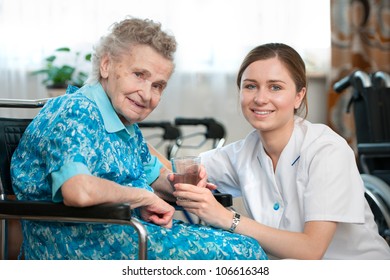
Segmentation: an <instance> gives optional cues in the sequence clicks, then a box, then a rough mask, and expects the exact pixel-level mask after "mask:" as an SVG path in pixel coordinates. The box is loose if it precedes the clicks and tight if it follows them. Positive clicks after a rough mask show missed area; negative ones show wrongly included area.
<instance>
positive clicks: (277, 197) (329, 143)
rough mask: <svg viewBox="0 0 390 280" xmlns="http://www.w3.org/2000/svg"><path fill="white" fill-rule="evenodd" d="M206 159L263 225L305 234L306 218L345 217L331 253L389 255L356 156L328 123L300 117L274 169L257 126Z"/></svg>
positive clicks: (221, 186) (212, 174) (216, 178)
mask: <svg viewBox="0 0 390 280" xmlns="http://www.w3.org/2000/svg"><path fill="white" fill-rule="evenodd" d="M201 157H202V163H203V164H204V165H205V167H206V170H207V173H208V176H209V181H210V182H213V183H215V184H216V185H217V186H218V190H219V191H221V192H223V193H231V194H232V195H233V196H235V197H237V196H241V197H242V199H243V203H244V206H245V209H246V210H247V212H248V214H249V216H250V217H251V218H252V219H254V220H256V221H258V222H260V223H262V224H265V225H268V226H271V227H274V228H278V229H282V230H288V231H295V232H302V231H303V228H304V224H305V222H307V221H335V222H338V225H337V229H336V233H335V236H334V238H333V240H332V242H331V244H330V246H329V248H328V250H327V252H326V253H325V256H324V259H390V248H389V246H388V245H387V244H386V242H385V241H384V239H383V238H382V237H381V236H380V235H379V234H378V229H377V225H376V223H375V222H374V219H373V214H372V212H371V210H370V208H369V206H368V204H367V201H366V200H365V198H364V184H363V181H362V179H361V177H360V174H359V171H358V169H357V165H356V161H355V155H354V153H353V151H352V149H351V148H350V147H349V145H348V144H347V143H346V141H345V140H344V139H343V138H342V137H340V136H339V135H338V134H336V133H335V132H334V131H332V130H331V129H330V128H329V127H327V126H326V125H322V124H312V123H310V122H308V121H306V120H303V119H301V118H297V119H296V120H295V127H294V131H293V133H292V135H291V138H290V140H289V142H288V144H287V145H286V147H285V148H284V149H283V151H282V154H281V155H280V158H279V161H278V163H277V166H276V170H275V172H274V170H273V165H272V161H271V159H270V157H269V156H268V155H267V154H266V153H265V151H264V149H263V146H262V143H261V141H260V138H259V135H258V132H257V131H256V130H255V131H253V132H251V133H250V134H248V136H247V137H246V138H245V139H243V140H240V141H237V142H234V143H231V144H229V145H226V146H225V147H222V148H218V149H214V150H211V151H208V152H205V153H202V154H201Z"/></svg>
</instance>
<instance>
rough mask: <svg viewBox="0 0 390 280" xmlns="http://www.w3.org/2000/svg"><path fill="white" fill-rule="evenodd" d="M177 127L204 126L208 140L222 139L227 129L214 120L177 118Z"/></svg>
mask: <svg viewBox="0 0 390 280" xmlns="http://www.w3.org/2000/svg"><path fill="white" fill-rule="evenodd" d="M175 125H204V126H205V127H206V128H207V131H206V134H205V136H206V138H208V139H222V138H224V137H225V128H224V126H223V125H222V124H220V123H218V122H217V121H216V120H215V119H213V118H203V119H196V118H180V117H179V118H175Z"/></svg>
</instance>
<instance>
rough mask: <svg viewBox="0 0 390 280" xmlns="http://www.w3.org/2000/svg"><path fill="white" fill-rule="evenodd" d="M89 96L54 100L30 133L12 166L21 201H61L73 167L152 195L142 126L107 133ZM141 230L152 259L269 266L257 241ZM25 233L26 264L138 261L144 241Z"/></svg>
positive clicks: (45, 229) (125, 231)
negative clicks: (61, 185)
mask: <svg viewBox="0 0 390 280" xmlns="http://www.w3.org/2000/svg"><path fill="white" fill-rule="evenodd" d="M82 89H83V88H82ZM82 89H81V90H80V91H78V92H76V93H72V94H66V95H64V96H61V97H58V98H55V99H52V100H50V101H49V102H48V103H47V104H46V105H45V107H44V108H43V109H42V110H41V111H40V113H39V114H38V115H37V117H36V118H35V119H34V120H33V122H32V123H31V124H30V125H29V127H28V128H27V129H26V131H25V134H24V135H23V137H22V139H21V141H20V144H19V146H18V148H17V150H16V151H15V153H14V155H13V158H12V162H11V175H12V178H13V186H14V190H15V194H16V195H17V198H18V199H27V200H45V201H52V200H56V198H57V199H58V198H59V199H61V195H60V191H58V192H57V193H56V190H54V191H53V187H52V179H51V178H52V177H51V174H52V173H53V172H56V171H58V170H60V168H61V167H63V166H67V165H68V166H69V165H70V166H71V165H72V164H74V166H85V167H86V168H87V170H89V172H90V173H91V174H92V175H94V176H98V177H100V178H105V179H108V180H112V181H115V182H117V183H118V184H121V185H123V186H133V187H137V188H145V189H147V190H149V191H153V189H152V188H151V187H150V186H149V185H148V184H147V178H146V175H145V170H144V165H145V164H147V163H148V162H149V161H150V157H151V155H150V153H149V150H148V148H147V145H146V142H145V140H144V138H143V137H142V134H141V131H140V129H139V128H138V126H137V125H133V127H132V128H130V129H129V130H126V129H124V130H120V131H118V132H115V133H109V132H107V130H106V129H105V124H104V120H103V118H102V115H101V112H100V110H99V107H98V106H97V105H96V102H95V101H93V100H91V99H90V98H88V97H87V96H86V95H85V94H83V93H82ZM90 89H91V88H90ZM92 89H93V87H92ZM129 131H130V133H129ZM133 213H134V214H133V215H135V216H137V211H133ZM137 218H139V217H137ZM139 219H140V218H139ZM140 220H141V219H140ZM141 222H142V223H143V224H144V225H145V227H146V229H147V231H148V234H149V237H148V257H149V258H150V259H266V258H267V256H266V254H265V253H264V251H263V250H262V248H261V247H260V245H259V244H258V243H257V241H256V240H254V239H252V238H250V237H246V236H242V235H239V234H234V233H230V232H227V231H224V230H220V229H215V228H212V227H206V226H202V225H191V224H187V223H185V222H182V221H179V220H175V221H174V223H173V227H172V228H171V229H166V228H163V227H160V226H157V225H154V224H151V223H148V222H145V221H141ZM22 227H23V238H24V241H23V248H22V249H23V250H24V252H23V253H24V257H25V258H26V259H136V258H137V257H138V237H137V233H136V231H135V229H134V228H132V227H131V226H123V225H101V224H71V223H59V222H58V223H51V222H50V223H49V222H33V221H23V222H22Z"/></svg>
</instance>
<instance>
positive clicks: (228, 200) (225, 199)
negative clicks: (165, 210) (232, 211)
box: [169, 192, 233, 210]
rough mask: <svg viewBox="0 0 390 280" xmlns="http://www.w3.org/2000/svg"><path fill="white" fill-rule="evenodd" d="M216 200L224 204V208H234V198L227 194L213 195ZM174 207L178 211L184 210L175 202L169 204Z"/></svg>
mask: <svg viewBox="0 0 390 280" xmlns="http://www.w3.org/2000/svg"><path fill="white" fill-rule="evenodd" d="M213 195H214V197H215V199H216V200H217V201H218V202H219V203H221V204H222V206H223V207H231V206H233V196H232V195H231V194H227V193H218V192H216V193H213ZM169 204H171V205H172V206H174V207H175V208H176V210H183V208H182V207H180V206H177V205H176V203H175V202H169Z"/></svg>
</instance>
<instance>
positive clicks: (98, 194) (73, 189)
mask: <svg viewBox="0 0 390 280" xmlns="http://www.w3.org/2000/svg"><path fill="white" fill-rule="evenodd" d="M61 192H62V196H63V198H64V204H65V205H68V206H74V207H86V206H92V205H98V204H103V203H130V206H131V208H132V209H134V208H139V207H140V208H141V217H142V218H143V219H144V220H146V221H149V222H152V223H155V224H158V225H161V226H165V227H171V226H172V216H173V213H174V208H173V207H172V206H171V205H169V204H168V203H166V202H165V201H164V200H162V199H161V198H159V197H158V196H157V195H156V194H154V193H152V192H150V191H147V190H145V189H140V188H134V187H128V186H126V187H125V186H121V185H119V184H117V183H115V182H112V181H109V180H106V179H102V178H98V177H95V176H92V175H85V174H80V175H76V176H73V177H71V178H70V179H68V180H67V181H65V183H64V184H63V185H62V187H61Z"/></svg>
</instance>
